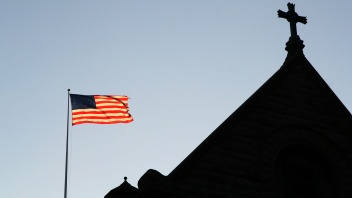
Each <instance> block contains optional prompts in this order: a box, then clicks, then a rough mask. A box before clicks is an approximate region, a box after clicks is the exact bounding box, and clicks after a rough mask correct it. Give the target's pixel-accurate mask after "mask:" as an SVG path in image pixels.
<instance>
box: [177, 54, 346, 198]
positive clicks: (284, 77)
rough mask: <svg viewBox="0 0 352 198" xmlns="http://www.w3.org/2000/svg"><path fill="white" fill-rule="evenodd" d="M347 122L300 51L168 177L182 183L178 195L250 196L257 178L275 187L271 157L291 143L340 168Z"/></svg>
mask: <svg viewBox="0 0 352 198" xmlns="http://www.w3.org/2000/svg"><path fill="white" fill-rule="evenodd" d="M351 123H352V122H351V115H350V113H349V112H348V111H347V109H346V108H345V107H344V106H343V104H342V103H341V102H340V101H339V100H338V98H337V97H336V96H335V94H334V93H333V92H332V91H331V89H330V88H329V87H328V86H327V84H326V83H325V82H324V81H323V79H322V78H321V77H320V75H319V74H318V73H317V72H316V71H315V69H314V68H313V67H312V66H311V65H310V63H309V62H308V61H307V60H306V58H305V57H304V55H303V53H302V54H296V56H295V57H292V58H291V59H290V60H289V61H287V62H285V63H284V65H283V66H282V67H281V69H280V70H279V71H278V72H277V73H276V74H274V75H273V77H272V78H270V79H269V80H268V81H267V82H266V83H265V84H264V85H263V86H262V87H261V88H260V89H259V90H258V91H257V92H256V93H255V94H253V96H252V97H250V98H249V99H248V100H247V101H246V102H245V103H244V104H243V105H242V106H241V107H240V108H239V109H238V110H237V111H235V112H234V113H233V114H232V115H231V116H230V117H229V118H228V119H227V120H226V121H225V122H224V123H223V124H222V125H220V126H219V127H218V129H216V130H215V131H214V132H213V134H211V135H210V136H209V137H208V138H207V139H206V140H205V141H204V142H203V143H202V144H201V145H200V146H199V148H197V149H196V150H195V151H194V152H193V153H192V154H191V155H190V156H188V157H187V158H186V159H185V160H184V162H182V163H181V164H180V165H179V167H177V168H176V169H175V170H174V171H173V172H172V173H171V174H170V177H172V178H177V179H176V180H179V181H182V182H181V184H179V185H180V186H179V188H180V189H181V190H180V192H183V193H185V194H183V195H181V196H182V197H187V195H189V196H190V197H192V196H197V195H198V194H199V195H201V194H208V195H209V194H214V196H215V195H217V196H221V197H230V196H232V195H234V194H238V195H239V196H240V195H241V194H252V195H253V196H255V192H258V189H260V188H261V187H262V185H263V184H262V182H263V180H264V181H266V183H267V184H268V185H269V184H271V185H272V188H274V187H275V185H276V184H275V179H273V178H272V177H273V175H275V173H274V172H273V169H274V168H273V167H275V160H276V157H277V155H278V154H279V153H280V150H282V149H284V148H285V147H288V146H290V145H295V144H297V145H300V144H302V145H307V146H309V147H311V148H312V150H316V152H317V153H325V154H324V157H323V158H324V159H325V158H326V159H327V161H329V162H330V163H331V164H334V165H332V166H333V167H332V168H331V169H333V170H338V169H341V168H344V169H346V167H349V165H348V164H349V161H350V160H351V159H349V158H350V157H348V156H345V155H341V154H337V153H340V152H339V151H340V150H345V149H347V148H349V142H351V140H352V138H351V137H352V127H351ZM274 145H275V146H274ZM326 148H329V149H330V151H327V149H326ZM329 152H330V153H329ZM326 153H329V154H326ZM351 154H352V153H351ZM336 158H337V159H336ZM268 175H271V176H268ZM337 175H338V174H337ZM340 175H345V174H340ZM276 182H277V181H276ZM268 193H274V194H275V193H280V192H268ZM191 195H192V196H191Z"/></svg>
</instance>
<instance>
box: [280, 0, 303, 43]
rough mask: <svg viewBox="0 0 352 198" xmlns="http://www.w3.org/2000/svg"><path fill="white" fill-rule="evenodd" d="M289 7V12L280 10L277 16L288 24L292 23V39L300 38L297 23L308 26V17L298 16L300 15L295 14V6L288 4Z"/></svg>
mask: <svg viewBox="0 0 352 198" xmlns="http://www.w3.org/2000/svg"><path fill="white" fill-rule="evenodd" d="M287 7H288V12H284V11H281V10H278V11H277V15H278V16H279V18H285V19H287V21H288V22H290V29H291V37H292V38H294V37H297V36H298V35H297V27H296V23H297V22H300V23H303V24H306V23H307V17H302V16H298V14H297V13H296V12H295V4H293V3H288V4H287Z"/></svg>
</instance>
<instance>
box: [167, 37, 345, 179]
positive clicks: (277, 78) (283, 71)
mask: <svg viewBox="0 0 352 198" xmlns="http://www.w3.org/2000/svg"><path fill="white" fill-rule="evenodd" d="M302 44H303V41H302ZM289 47H290V46H288V47H287V48H289ZM303 47H304V45H303V46H301V49H298V50H297V48H296V49H294V47H291V50H292V51H290V49H289V50H287V48H286V50H287V51H288V55H287V58H286V60H285V62H284V64H283V65H282V66H281V68H280V69H279V70H278V71H277V72H276V73H275V74H274V75H273V76H272V77H271V78H269V79H268V80H267V81H266V82H265V83H264V84H263V85H262V86H261V87H260V88H259V89H258V90H257V91H256V92H255V93H254V94H253V95H252V96H251V97H249V98H248V99H247V100H246V101H245V102H244V103H243V104H242V105H241V106H240V107H239V108H238V109H237V110H236V111H235V112H233V113H232V114H231V115H230V116H229V117H228V118H227V119H226V120H225V121H224V122H223V123H222V124H221V125H220V126H219V127H218V128H216V129H215V130H214V132H213V133H211V134H210V135H209V136H208V137H207V138H206V139H205V140H204V141H203V142H202V143H201V144H200V145H199V146H198V147H197V148H196V149H195V150H194V151H193V152H192V153H191V154H190V155H188V156H187V157H186V158H185V159H184V160H183V161H182V162H181V164H179V165H178V166H177V167H176V168H175V169H174V170H173V171H172V172H171V173H170V174H169V177H170V178H177V177H178V176H179V175H181V174H182V173H183V172H184V171H185V170H187V169H189V168H190V167H192V166H193V164H195V163H196V162H197V161H198V160H199V159H201V158H202V156H203V155H204V154H206V153H207V152H208V151H209V150H210V149H211V148H212V147H213V145H214V144H216V143H217V142H218V139H219V138H221V137H222V135H223V134H224V133H227V132H228V131H230V130H231V129H232V128H233V127H234V126H235V125H236V124H237V123H239V122H240V121H241V120H242V117H243V115H244V114H245V113H246V112H247V111H248V109H251V108H252V107H254V106H255V105H256V104H257V102H258V101H260V100H262V99H263V98H265V97H266V96H267V95H268V94H269V93H270V92H272V91H273V90H274V89H275V88H276V87H277V86H278V85H280V84H281V83H282V82H283V81H284V80H285V79H286V78H288V76H289V75H290V74H291V73H292V72H293V71H294V70H295V69H297V67H299V69H301V70H303V71H302V72H304V73H305V75H307V76H308V77H309V79H310V80H311V81H312V82H314V84H315V86H316V87H317V88H318V89H319V90H320V92H321V93H322V94H323V95H324V97H325V98H327V99H328V100H329V103H330V105H332V106H333V107H334V108H335V110H336V112H338V113H339V114H340V115H341V117H343V118H345V119H346V120H345V122H347V123H348V124H349V125H350V126H352V116H351V113H350V112H349V111H348V110H347V108H346V107H345V106H344V105H343V103H342V102H341V101H340V100H339V98H338V97H337V96H336V95H335V93H334V92H333V91H332V90H331V88H330V87H329V86H328V84H327V83H326V82H325V81H324V80H323V78H322V77H321V76H320V75H319V73H318V72H317V71H316V70H315V69H314V67H313V66H312V65H311V64H310V62H309V61H308V60H307V59H306V57H305V56H304V54H303V51H302V49H303ZM302 83H304V82H302Z"/></svg>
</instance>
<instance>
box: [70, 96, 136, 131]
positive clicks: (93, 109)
mask: <svg viewBox="0 0 352 198" xmlns="http://www.w3.org/2000/svg"><path fill="white" fill-rule="evenodd" d="M70 97H71V107H72V125H77V124H84V123H93V124H116V123H129V122H132V121H133V118H132V116H131V115H130V114H129V113H128V110H129V108H128V97H127V96H110V95H78V94H70Z"/></svg>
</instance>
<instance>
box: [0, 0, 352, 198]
mask: <svg viewBox="0 0 352 198" xmlns="http://www.w3.org/2000/svg"><path fill="white" fill-rule="evenodd" d="M287 3H288V2H287V1H280V0H275V1H274V0H268V1H253V0H250V1H248V0H237V1H233V0H217V1H215V0H177V1H176V0H143V1H142V0H139V1H137V0H129V1H126V0H125V1H123V0H105V1H93V0H70V1H69V0H46V1H44V0H22V1H20V0H2V1H0V30H1V31H0V32H1V33H0V67H1V72H0V92H1V93H2V99H1V103H0V107H1V111H0V119H1V125H2V128H1V131H0V159H1V163H0V192H1V197H6V198H14V197H26V198H47V197H50V198H61V197H63V196H64V179H65V178H64V177H65V152H66V151H65V146H66V131H67V130H66V129H67V113H68V101H67V98H68V97H67V96H68V95H67V94H68V93H67V89H71V93H74V94H84V95H93V94H104V95H105V94H109V95H114V94H116V95H127V96H129V97H130V101H129V106H130V113H131V114H132V116H133V117H134V122H132V123H130V124H115V125H94V124H82V125H77V126H73V127H72V126H71V125H70V124H69V127H68V128H69V163H68V164H69V166H68V167H69V168H68V198H81V197H82V198H83V197H84V198H97V197H101V198H102V197H104V196H105V195H106V194H107V193H108V192H109V191H110V190H111V189H113V188H115V187H117V186H119V185H120V184H121V183H122V182H123V181H124V180H123V177H124V176H127V177H128V180H127V181H128V182H129V183H130V184H132V185H133V186H136V187H137V183H138V180H139V178H140V177H141V176H142V175H143V174H144V173H145V172H146V171H147V170H148V169H155V170H158V171H159V172H160V173H162V174H163V175H168V174H169V173H170V172H171V171H172V170H173V169H174V168H175V167H176V166H177V165H178V164H179V163H180V162H181V161H182V160H183V159H184V158H185V157H186V156H187V155H188V154H190V153H191V152H192V151H193V150H194V149H195V148H196V147H197V146H198V145H199V144H200V143H201V142H202V141H203V140H204V139H205V138H206V137H207V136H208V135H209V134H211V133H212V131H214V130H215V129H216V128H217V127H218V126H219V125H220V124H221V123H222V122H223V121H224V120H225V119H226V118H227V117H228V116H229V115H230V114H231V113H232V112H234V111H235V110H236V109H237V108H238V107H239V106H240V105H241V104H242V103H244V102H245V101H246V99H248V98H249V97H250V96H251V95H252V94H253V93H254V92H255V91H256V90H257V89H258V88H259V87H260V86H261V85H262V84H263V83H264V82H265V81H266V80H267V79H269V78H270V76H272V75H273V74H274V73H275V72H276V71H277V70H278V69H279V68H280V66H281V65H282V64H283V62H284V60H285V57H286V55H287V52H286V51H285V43H286V42H287V41H288V38H289V36H290V29H289V23H288V22H287V21H286V20H285V19H279V18H278V17H277V10H278V9H281V10H283V11H287V5H286V4H287ZM293 3H295V4H296V11H297V13H298V14H299V15H301V16H307V19H308V23H307V24H306V25H303V24H297V31H298V34H299V35H300V38H301V39H302V40H304V44H305V46H306V47H305V48H304V54H305V56H306V57H307V59H308V60H309V61H310V63H311V64H312V65H313V66H314V68H315V69H316V70H317V71H318V72H319V73H320V75H321V76H322V77H323V78H324V80H325V81H326V82H327V84H328V85H329V86H330V88H331V89H332V90H333V91H334V92H335V94H336V95H337V96H338V97H339V99H340V100H341V101H342V103H344V105H345V106H346V108H347V109H348V110H349V111H350V112H351V110H352V93H351V87H352V79H351V77H350V74H351V73H352V59H351V46H352V39H351V35H352V26H351V24H352V17H351V16H350V14H351V12H350V8H351V6H352V1H342V0H337V1H317V0H312V1H303V0H296V1H295V2H293Z"/></svg>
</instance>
